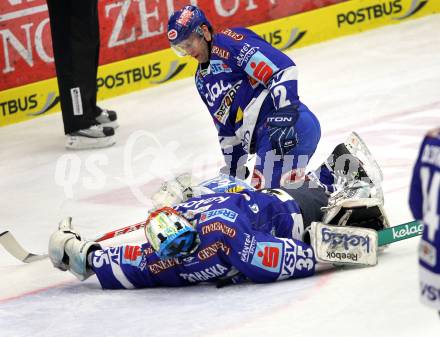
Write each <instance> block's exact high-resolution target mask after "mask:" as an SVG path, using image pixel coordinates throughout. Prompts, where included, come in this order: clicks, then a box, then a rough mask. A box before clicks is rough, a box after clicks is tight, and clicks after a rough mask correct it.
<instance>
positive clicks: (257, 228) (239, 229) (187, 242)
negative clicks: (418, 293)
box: [49, 144, 388, 289]
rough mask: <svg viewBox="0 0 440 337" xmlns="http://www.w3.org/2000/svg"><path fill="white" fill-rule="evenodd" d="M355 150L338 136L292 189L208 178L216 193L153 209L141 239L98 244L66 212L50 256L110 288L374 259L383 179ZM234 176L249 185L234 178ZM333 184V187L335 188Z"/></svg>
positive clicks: (227, 278) (237, 277) (302, 271)
mask: <svg viewBox="0 0 440 337" xmlns="http://www.w3.org/2000/svg"><path fill="white" fill-rule="evenodd" d="M349 150H351V149H350V147H348V146H346V144H340V145H338V146H337V147H336V148H335V150H334V151H333V153H332V155H330V156H329V158H328V159H327V160H326V161H325V162H324V163H323V164H322V165H321V167H320V168H319V170H316V171H314V172H311V173H309V175H308V177H309V178H310V180H307V181H304V182H303V183H302V184H301V186H299V187H298V188H296V189H291V190H284V189H267V190H260V191H253V190H251V189H244V190H242V191H240V192H238V193H229V192H215V191H218V190H221V189H222V186H223V187H224V185H222V184H219V181H220V180H221V179H213V180H211V181H210V182H208V183H207V184H205V185H204V186H202V187H203V188H204V189H205V190H206V189H208V190H209V191H213V193H208V194H203V195H200V196H198V197H192V198H189V199H187V200H183V202H181V203H179V204H177V205H175V206H174V207H173V208H171V207H168V206H165V207H161V208H158V209H156V210H154V211H152V212H151V213H150V215H149V217H148V220H147V223H146V225H145V235H146V238H147V240H148V241H147V242H145V243H144V244H142V245H140V246H129V245H122V246H119V247H110V248H102V247H101V246H100V245H99V244H98V243H96V242H90V241H86V240H84V239H82V238H81V237H80V235H79V234H78V233H76V232H75V231H74V230H73V228H72V225H71V219H70V218H67V219H65V220H64V221H62V222H61V223H60V225H59V230H58V231H56V232H55V233H53V234H52V236H51V238H50V241H49V256H50V259H51V261H52V263H53V265H54V266H55V267H56V268H59V269H61V270H69V271H70V272H72V273H73V274H74V275H75V276H77V277H78V278H79V279H80V280H85V279H86V278H88V277H89V276H91V275H92V274H94V273H95V274H96V275H97V277H98V280H99V282H100V283H101V286H102V288H107V289H120V288H142V287H156V286H184V285H190V284H195V283H199V282H204V281H208V282H214V283H216V284H217V285H219V286H221V285H225V284H230V283H238V282H242V281H244V280H251V281H253V282H258V283H265V282H274V281H278V280H283V279H289V278H302V277H307V276H311V275H313V274H314V273H315V265H316V263H317V262H334V261H335V260H334V258H335V257H336V258H337V260H336V261H337V262H340V263H360V264H364V265H366V264H375V263H376V262H375V258H376V249H377V247H376V246H375V245H374V244H373V241H372V240H370V238H372V236H374V235H375V234H376V231H377V230H380V229H383V228H384V227H388V222H387V220H386V216H385V214H384V212H383V209H382V198H381V193H380V186H378V184H380V181H379V182H377V181H375V182H373V181H372V180H371V179H370V177H372V175H371V173H370V172H371V171H369V170H368V169H367V168H366V166H365V164H366V162H365V160H363V161H362V162H360V161H359V159H358V158H357V157H356V156H354V155H353V153H354V152H353V151H351V152H349ZM367 172H368V175H367ZM171 185H172V182H170V183H168V184H166V185H165V188H164V189H163V190H162V192H160V193H162V194H163V193H164V191H165V194H167V193H168V192H167V189H169V188H170V187H171ZM228 185H229V186H228V187H230V186H231V185H233V186H235V190H239V189H240V188H243V184H242V183H240V182H238V181H237V180H233V179H232V178H231V179H229V180H228ZM330 185H333V187H336V191H335V192H334V193H332V194H331V195H330V196H329V195H328V193H326V190H329V186H330ZM184 188H185V186H183V187H182V190H183V189H184ZM187 191H188V190H187ZM223 191H224V188H223ZM160 193H159V194H160ZM169 195H175V193H174V194H173V193H171V192H170V193H169ZM162 196H163V195H162ZM155 197H156V199H157V195H156V196H155ZM156 201H157V200H156ZM323 207H324V208H323ZM315 221H317V222H315ZM312 222H314V223H313V225H312V226H311V223H312ZM367 228H368V229H367ZM336 246H338V247H339V248H338V249H342V251H341V250H339V251H338V252H336V253H335V250H334V249H335V247H336ZM332 258H333V260H332ZM371 258H372V259H373V262H371Z"/></svg>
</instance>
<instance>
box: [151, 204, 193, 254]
mask: <svg viewBox="0 0 440 337" xmlns="http://www.w3.org/2000/svg"><path fill="white" fill-rule="evenodd" d="M145 236H146V237H147V240H148V242H149V243H150V244H151V246H152V247H153V249H154V250H155V251H156V254H157V255H158V256H159V257H160V258H161V259H170V258H173V257H183V256H186V255H188V254H190V253H192V252H194V251H195V250H196V249H197V247H198V245H199V242H200V241H199V238H198V235H197V231H196V230H195V229H194V228H193V226H192V225H191V223H190V222H189V221H188V220H187V219H185V217H183V216H182V215H181V214H180V213H179V212H177V211H176V210H174V209H173V208H171V207H162V208H159V209H157V210H155V211H153V212H152V213H151V214H150V216H149V217H148V219H147V222H146V224H145Z"/></svg>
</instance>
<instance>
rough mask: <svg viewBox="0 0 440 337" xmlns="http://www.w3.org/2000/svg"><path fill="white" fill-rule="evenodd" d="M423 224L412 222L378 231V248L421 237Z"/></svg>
mask: <svg viewBox="0 0 440 337" xmlns="http://www.w3.org/2000/svg"><path fill="white" fill-rule="evenodd" d="M422 232H423V223H421V222H419V221H417V220H414V221H411V222H407V223H404V224H401V225H397V226H393V227H390V228H387V229H382V230H381V231H379V240H378V241H379V247H380V246H385V245H387V244H390V243H393V242H397V241H400V240H406V239H409V238H412V237H414V236H418V235H422Z"/></svg>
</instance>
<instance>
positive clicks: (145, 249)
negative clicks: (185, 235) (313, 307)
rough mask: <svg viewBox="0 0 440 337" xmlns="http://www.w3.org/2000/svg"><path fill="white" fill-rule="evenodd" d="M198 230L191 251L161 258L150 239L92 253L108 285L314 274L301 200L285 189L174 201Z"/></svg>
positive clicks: (260, 280)
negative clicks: (298, 200)
mask: <svg viewBox="0 0 440 337" xmlns="http://www.w3.org/2000/svg"><path fill="white" fill-rule="evenodd" d="M175 209H176V210H177V211H179V212H181V213H182V214H183V215H185V216H186V217H187V218H188V219H189V220H190V221H191V223H192V224H193V225H194V227H195V229H196V230H197V232H198V235H199V239H200V245H199V246H198V248H197V249H196V250H195V251H194V252H193V253H192V254H190V255H189V256H186V257H184V258H173V259H168V260H161V259H159V257H158V256H157V255H156V253H155V252H154V250H153V249H152V247H151V245H150V244H149V243H145V244H143V245H140V246H133V245H123V246H119V247H111V248H105V249H102V250H97V251H95V252H93V256H92V269H93V270H94V271H95V273H96V275H97V277H98V279H99V281H100V283H101V286H102V287H103V288H110V289H119V288H143V287H155V286H183V285H190V284H195V283H199V282H205V281H207V282H221V281H222V280H225V279H229V280H232V282H239V281H241V280H242V279H245V278H247V279H249V280H251V281H253V282H258V283H264V282H273V281H277V280H283V279H288V278H301V277H306V276H310V275H313V274H314V270H315V258H314V252H313V250H312V248H311V247H310V246H309V245H308V244H306V243H304V242H302V241H300V240H299V239H300V238H301V237H302V232H303V230H304V229H303V222H302V217H301V213H300V210H299V207H298V205H297V203H296V202H295V201H294V200H292V199H291V197H290V196H289V195H288V194H287V193H285V192H284V191H281V190H273V191H267V192H266V193H262V192H256V191H243V192H240V193H214V194H208V195H203V196H202V197H199V198H192V199H189V200H188V201H187V202H185V203H182V204H179V205H177V206H175Z"/></svg>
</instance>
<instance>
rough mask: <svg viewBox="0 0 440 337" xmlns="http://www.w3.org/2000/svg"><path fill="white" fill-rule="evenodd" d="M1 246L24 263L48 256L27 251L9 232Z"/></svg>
mask: <svg viewBox="0 0 440 337" xmlns="http://www.w3.org/2000/svg"><path fill="white" fill-rule="evenodd" d="M143 226H145V221H142V222H139V223H137V224H134V225H130V226H127V227H123V228H119V229H115V230H113V231H110V232H107V233H105V234H102V235H100V236H98V237H97V238H95V239H94V240H92V241H95V242H101V241H105V240H108V239H112V238H114V237H117V236H119V235H123V234H127V233H130V232H133V231H136V230H138V229H140V228H142V227H143ZM0 245H2V246H3V248H4V249H5V250H6V251H7V252H8V253H9V254H11V255H12V256H13V257H15V258H16V259H18V260H20V261H22V262H24V263H30V262H34V261H38V260H42V259H44V258H46V257H47V256H48V255H47V254H34V253H31V252H29V251H27V250H26V249H24V248H23V246H22V245H20V243H19V242H18V241H17V240H16V239H15V237H14V235H12V233H11V232H9V231H5V232H3V233H1V234H0Z"/></svg>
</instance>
